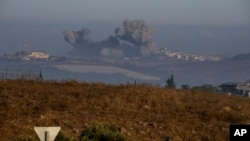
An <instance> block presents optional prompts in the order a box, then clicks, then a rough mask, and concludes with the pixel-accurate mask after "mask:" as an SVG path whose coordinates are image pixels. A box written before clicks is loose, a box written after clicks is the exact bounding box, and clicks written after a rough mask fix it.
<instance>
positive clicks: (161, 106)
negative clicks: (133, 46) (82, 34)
mask: <svg viewBox="0 0 250 141" xmlns="http://www.w3.org/2000/svg"><path fill="white" fill-rule="evenodd" d="M104 122H112V123H115V124H116V125H117V126H119V127H120V128H121V131H122V132H123V133H124V134H125V135H127V136H129V137H130V138H133V139H135V140H138V141H142V140H145V141H146V140H148V141H150V140H154V141H158V140H159V141H161V140H164V138H165V136H170V137H171V139H172V141H189V140H190V141H191V140H192V141H196V140H197V141H198V140H203V141H226V140H228V136H229V125H230V123H250V99H248V98H241V97H234V96H227V95H219V94H211V93H208V92H200V91H192V90H171V89H164V88H157V87H153V86H148V85H137V86H134V85H119V86H114V85H105V84H101V83H100V84H98V83H93V84H87V83H77V82H74V81H67V82H53V81H51V82H39V81H24V80H16V81H0V137H1V140H3V141H10V140H15V139H16V138H17V137H25V138H34V137H35V132H34V130H33V128H34V126H61V128H62V131H63V132H64V133H66V134H68V135H71V136H74V137H75V138H77V139H78V137H79V136H80V133H81V132H82V131H83V130H84V128H86V127H88V126H90V125H95V124H99V123H104Z"/></svg>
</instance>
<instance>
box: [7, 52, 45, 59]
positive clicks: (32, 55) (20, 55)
mask: <svg viewBox="0 0 250 141" xmlns="http://www.w3.org/2000/svg"><path fill="white" fill-rule="evenodd" d="M4 58H5V59H12V60H26V61H28V60H49V58H50V55H49V54H47V53H45V52H43V51H18V52H16V53H15V54H4Z"/></svg>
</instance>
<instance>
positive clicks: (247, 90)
mask: <svg viewBox="0 0 250 141" xmlns="http://www.w3.org/2000/svg"><path fill="white" fill-rule="evenodd" d="M236 89H237V90H238V92H239V94H240V95H243V96H246V97H249V98H250V81H248V82H246V83H239V84H238V85H237V87H236Z"/></svg>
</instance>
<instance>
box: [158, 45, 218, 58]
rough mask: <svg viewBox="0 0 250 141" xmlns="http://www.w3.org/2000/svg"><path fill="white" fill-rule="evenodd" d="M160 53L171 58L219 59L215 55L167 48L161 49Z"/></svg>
mask: <svg viewBox="0 0 250 141" xmlns="http://www.w3.org/2000/svg"><path fill="white" fill-rule="evenodd" d="M161 54H162V55H164V56H167V57H169V58H172V59H177V60H185V61H219V60H220V58H219V57H216V56H202V55H197V54H187V53H182V52H180V51H170V50H168V49H167V48H162V49H161Z"/></svg>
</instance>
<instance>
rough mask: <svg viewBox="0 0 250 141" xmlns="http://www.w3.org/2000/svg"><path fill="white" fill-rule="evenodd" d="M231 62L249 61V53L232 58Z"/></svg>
mask: <svg viewBox="0 0 250 141" xmlns="http://www.w3.org/2000/svg"><path fill="white" fill-rule="evenodd" d="M232 59H233V60H241V61H246V60H250V53H247V54H238V55H236V56H234V57H233V58H232Z"/></svg>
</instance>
